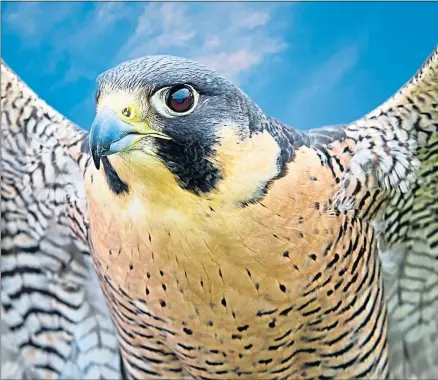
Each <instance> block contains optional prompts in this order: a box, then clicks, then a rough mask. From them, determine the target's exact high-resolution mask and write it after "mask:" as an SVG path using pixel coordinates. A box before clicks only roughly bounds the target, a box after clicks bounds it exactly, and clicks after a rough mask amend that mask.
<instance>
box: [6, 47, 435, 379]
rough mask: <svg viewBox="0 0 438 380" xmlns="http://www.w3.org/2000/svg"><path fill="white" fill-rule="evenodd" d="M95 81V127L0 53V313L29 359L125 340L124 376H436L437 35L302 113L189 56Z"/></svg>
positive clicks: (52, 369)
mask: <svg viewBox="0 0 438 380" xmlns="http://www.w3.org/2000/svg"><path fill="white" fill-rule="evenodd" d="M97 87H98V88H97V92H96V116H95V119H94V122H93V124H92V126H91V130H90V133H87V132H85V131H83V130H81V129H79V128H78V127H76V126H75V125H73V124H72V123H71V122H69V121H68V120H66V119H64V118H62V117H61V116H60V115H59V114H57V113H56V112H55V111H53V110H52V109H51V108H50V107H48V106H47V105H46V104H45V103H43V102H42V101H41V100H39V99H38V98H37V96H36V95H35V94H33V93H32V92H31V90H30V89H29V88H28V87H27V86H26V85H25V84H24V83H23V82H21V81H20V80H19V79H18V78H17V76H16V74H15V73H13V72H12V70H10V69H9V68H8V67H7V66H6V64H4V63H2V124H1V128H2V158H3V160H4V161H3V163H2V188H1V195H2V214H3V215H4V218H5V219H4V221H3V223H2V258H1V260H2V265H1V270H2V308H3V310H2V311H3V313H2V323H4V324H5V325H6V327H7V329H8V331H9V332H8V334H12V335H14V334H15V335H16V336H17V338H16V340H17V342H19V343H18V354H19V355H21V356H20V357H21V358H22V360H24V361H25V364H26V365H27V366H28V367H29V368H30V370H32V371H36V373H37V375H38V376H39V377H47V378H49V377H51V378H59V377H62V376H65V373H66V371H65V368H66V366H68V365H70V366H71V365H75V366H76V367H78V368H79V369H77V371H79V372H76V373H79V374H80V376H88V377H92V376H91V375H90V372H89V370H90V368H95V369H96V371H98V372H96V373H99V376H101V377H102V378H110V376H111V375H113V373H115V372H117V371H120V365H119V361H118V348H117V347H119V349H120V353H121V358H122V363H123V366H124V372H125V375H126V377H127V378H129V379H144V378H148V379H149V378H150V379H155V378H156V379H170V378H175V379H181V378H188V379H191V378H197V379H256V378H258V379H332V378H333V379H335V378H381V379H383V378H431V377H433V376H436V374H437V373H438V365H437V363H436V358H437V357H438V49H437V48H436V49H435V50H434V52H433V53H432V54H431V55H430V57H429V58H428V59H427V60H426V62H425V63H424V65H423V66H422V67H421V68H420V69H419V71H418V72H417V73H416V74H415V75H414V76H413V78H412V79H411V80H410V81H409V82H407V83H406V84H405V85H404V86H403V87H402V88H401V89H400V90H399V91H398V92H397V93H396V94H395V95H394V96H393V97H391V98H390V99H389V100H387V101H386V102H384V103H383V104H382V105H380V106H379V107H378V108H377V109H375V110H374V111H372V112H371V113H369V114H367V115H365V116H364V117H362V118H360V119H358V120H356V121H353V122H351V123H350V124H346V125H341V126H334V127H325V128H319V129H315V130H310V131H307V132H303V131H299V130H295V129H293V128H291V127H289V126H287V125H285V124H283V123H282V122H280V121H278V120H277V119H274V118H272V117H270V116H268V115H266V114H265V113H264V112H263V111H262V110H261V109H260V108H259V107H258V106H257V105H256V104H255V103H254V101H252V100H251V99H250V98H249V97H248V96H247V95H246V94H245V93H244V92H243V91H242V90H240V89H239V88H238V87H237V86H235V85H233V84H232V83H231V82H230V81H229V80H227V79H226V78H224V77H222V76H221V75H219V74H218V73H217V72H215V71H213V70H210V69H208V68H207V67H205V66H203V65H201V64H199V63H197V62H194V61H190V60H187V59H183V58H178V57H172V56H150V57H144V58H140V59H136V60H133V61H128V62H124V63H122V64H120V65H118V66H117V67H114V68H112V69H110V70H108V71H106V72H104V73H103V74H101V75H100V76H99V77H98V86H97ZM60 236H62V239H61V237H60ZM58 239H61V240H62V244H61V243H58ZM88 252H89V253H90V254H91V257H92V261H93V264H94V269H95V272H96V274H97V278H98V281H99V284H100V288H101V290H102V294H103V298H104V299H105V301H106V305H107V306H108V310H109V311H108V310H107V309H106V308H105V307H104V306H103V305H102V304H103V301H102V295H101V294H100V290H99V292H97V289H95V288H93V287H90V286H86V281H89V279H90V278H93V276H94V274H93V273H92V272H90V271H87V269H86V268H85V267H84V265H83V263H84V262H85V261H86V260H85V258H87V257H88ZM5 273H6V276H5ZM37 275H38V276H40V277H39V278H44V276H45V278H47V282H49V281H53V283H54V284H55V285H53V286H52V285H51V286H52V287H50V286H47V284H46V283H41V286H40V287H37V286H34V285H33V284H36V281H37V280H33V279H34V277H35V276H37ZM32 276H34V277H32ZM35 278H36V277H35ZM59 284H60V285H59ZM56 286H58V287H56ZM69 292H71V294H72V296H71V297H72V298H71V299H70V298H69V296H68V294H69ZM92 292H94V293H99V294H98V296H96V297H95V298H94V299H90V298H89V294H91V293H92ZM74 297H76V298H74ZM39 300H41V305H42V304H44V307H43V306H38V302H40V301H39ZM84 305H88V306H87V307H86V311H82V312H80V313H79V312H78V310H79V309H81V308H84ZM87 313H88V314H87ZM79 314H80V315H79ZM86 315H88V316H89V319H90V320H89V321H88V320H87V321H86V322H84V320H85V319H86V318H85V317H84V316H86ZM55 316H56V318H55ZM109 316H111V319H112V321H113V324H114V327H115V330H116V333H115V334H116V336H117V344H116V342H115V340H114V335H112V331H113V330H112V329H113V325H112V324H111V323H109ZM49 317H50V318H51V319H50V318H49ZM64 319H65V320H68V323H67V324H64V323H61V322H60V321H63V320H64ZM81 324H82V325H81ZM79 325H81V326H82V327H81V332H80V333H79V332H75V330H74V328H75V326H76V328H77V326H79ZM105 329H106V330H105ZM56 332H59V334H56ZM90 332H93V334H94V335H93V339H92V338H90V336H89V335H90ZM81 337H82V338H83V340H82V343H80V341H81V340H80V339H81ZM90 342H91V343H90ZM108 342H109V343H108ZM88 346H90V347H92V348H93V347H94V348H95V350H96V351H95V352H94V351H93V353H90V354H87V355H85V356H84V355H83V356H82V357H81V358H82V359H81V360H88V362H87V363H89V364H88V367H87V366H85V365H82V364H83V363H82V362H81V361H80V360H79V356H80V355H79V354H78V351H77V350H82V352H85V353H86V352H87V351H86V348H87V347H88ZM84 347H85V348H84ZM75 350H76V351H75ZM97 350H101V351H102V352H103V353H104V354H103V356H102V357H101V356H99V354H98V352H97ZM434 358H435V359H434ZM55 359H56V360H55ZM90 363H91V364H90ZM81 365H82V366H81ZM90 366H91V367H90ZM93 366H94V367H93ZM105 369H106V370H107V372H104V370H105ZM87 371H88V372H87ZM99 371H100V372H99Z"/></svg>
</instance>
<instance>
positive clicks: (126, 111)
mask: <svg viewBox="0 0 438 380" xmlns="http://www.w3.org/2000/svg"><path fill="white" fill-rule="evenodd" d="M133 114H134V113H133V112H132V109H131V107H125V108H123V110H122V115H123V116H125V117H127V118H131V117H132V116H133Z"/></svg>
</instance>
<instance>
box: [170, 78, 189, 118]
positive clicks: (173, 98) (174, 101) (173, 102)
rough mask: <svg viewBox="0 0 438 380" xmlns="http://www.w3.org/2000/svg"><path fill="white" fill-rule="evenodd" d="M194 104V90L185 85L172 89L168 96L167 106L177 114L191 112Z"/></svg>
mask: <svg viewBox="0 0 438 380" xmlns="http://www.w3.org/2000/svg"><path fill="white" fill-rule="evenodd" d="M194 103H195V99H194V95H193V90H192V88H191V87H189V86H186V85H184V84H181V85H178V86H174V87H172V88H171V89H170V90H169V92H168V93H167V95H166V105H167V106H168V107H169V108H170V109H171V110H172V111H174V112H177V113H184V112H187V111H189V110H190V109H191V108H192V107H193V104H194Z"/></svg>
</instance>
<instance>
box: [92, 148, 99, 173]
mask: <svg viewBox="0 0 438 380" xmlns="http://www.w3.org/2000/svg"><path fill="white" fill-rule="evenodd" d="M90 150H91V156H92V157H93V162H94V166H95V167H96V169H97V170H99V169H100V154H99V152H98V149H97V147H93V146H92V147H91V149H90Z"/></svg>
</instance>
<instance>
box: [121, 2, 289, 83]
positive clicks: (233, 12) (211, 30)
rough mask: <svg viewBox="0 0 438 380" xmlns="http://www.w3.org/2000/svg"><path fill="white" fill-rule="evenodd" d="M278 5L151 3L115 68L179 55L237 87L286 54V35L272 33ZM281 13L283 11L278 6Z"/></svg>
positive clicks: (122, 51) (146, 7)
mask: <svg viewBox="0 0 438 380" xmlns="http://www.w3.org/2000/svg"><path fill="white" fill-rule="evenodd" d="M279 7H281V5H271V4H262V3H203V4H190V3H165V4H160V3H150V4H147V5H144V8H143V11H142V12H141V13H140V14H139V16H138V18H137V20H136V28H135V31H134V33H133V34H132V35H131V36H130V37H129V38H128V39H127V40H126V42H125V43H124V45H123V46H122V47H121V49H120V50H119V52H118V54H117V57H116V62H117V63H118V62H121V61H124V60H127V59H133V58H138V57H141V56H145V55H152V54H170V55H180V56H183V57H186V58H192V59H195V60H197V61H200V62H202V63H204V64H207V65H208V66H210V67H212V68H214V69H216V70H218V71H221V72H222V73H223V74H225V75H227V76H228V77H229V78H230V79H232V80H234V81H238V80H239V79H242V78H243V77H245V76H248V75H249V74H250V72H251V70H252V69H254V68H255V67H256V66H257V65H258V64H260V63H261V62H262V61H263V60H264V59H266V58H267V57H269V56H270V55H274V54H276V53H280V52H281V51H283V50H285V49H286V48H287V44H286V43H285V36H284V33H285V30H280V31H276V30H274V29H273V28H271V25H270V21H271V18H272V17H271V13H273V12H275V11H276V8H279ZM283 7H284V6H283Z"/></svg>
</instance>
